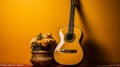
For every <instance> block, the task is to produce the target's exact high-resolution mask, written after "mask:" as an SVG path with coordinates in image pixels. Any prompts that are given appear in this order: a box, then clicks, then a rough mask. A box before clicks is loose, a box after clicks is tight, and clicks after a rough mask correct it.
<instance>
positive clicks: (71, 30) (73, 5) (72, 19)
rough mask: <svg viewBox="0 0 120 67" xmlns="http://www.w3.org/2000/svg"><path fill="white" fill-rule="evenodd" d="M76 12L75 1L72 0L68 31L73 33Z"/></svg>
mask: <svg viewBox="0 0 120 67" xmlns="http://www.w3.org/2000/svg"><path fill="white" fill-rule="evenodd" d="M74 13H75V2H74V0H71V9H70V19H69V28H68V33H73V30H74Z"/></svg>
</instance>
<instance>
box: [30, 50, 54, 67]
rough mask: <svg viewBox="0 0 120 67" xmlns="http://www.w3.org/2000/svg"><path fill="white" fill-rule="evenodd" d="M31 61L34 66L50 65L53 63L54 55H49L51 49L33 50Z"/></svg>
mask: <svg viewBox="0 0 120 67" xmlns="http://www.w3.org/2000/svg"><path fill="white" fill-rule="evenodd" d="M30 61H31V63H32V64H33V67H40V66H42V67H43V66H44V67H48V65H50V64H51V63H52V57H51V56H50V55H49V51H45V50H39V51H34V52H32V57H31V59H30Z"/></svg>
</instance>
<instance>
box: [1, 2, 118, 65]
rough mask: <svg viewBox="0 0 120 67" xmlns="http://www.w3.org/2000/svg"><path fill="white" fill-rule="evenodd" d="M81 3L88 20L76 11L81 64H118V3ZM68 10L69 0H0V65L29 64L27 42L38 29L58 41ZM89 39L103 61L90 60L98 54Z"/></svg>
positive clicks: (66, 23) (65, 24)
mask: <svg viewBox="0 0 120 67" xmlns="http://www.w3.org/2000/svg"><path fill="white" fill-rule="evenodd" d="M80 3H81V5H82V9H83V13H84V15H85V18H86V20H87V22H85V23H84V22H82V21H81V17H80V14H79V12H78V11H77V10H76V13H75V25H77V26H80V27H81V29H82V30H83V32H84V34H85V37H84V40H83V46H84V48H85V51H86V52H85V55H86V59H85V61H84V63H92V62H93V63H94V62H95V61H98V63H120V58H119V56H120V52H119V49H120V41H119V40H120V36H119V34H120V32H119V29H120V27H119V25H120V23H119V16H120V15H119V10H118V8H119V2H118V1H117V0H111V1H110V0H81V1H80ZM69 10H70V0H0V64H2V63H20V64H30V61H29V59H30V58H31V53H30V52H31V49H30V45H29V44H28V43H29V41H30V40H31V38H33V37H35V36H36V35H37V34H39V33H40V32H42V33H45V32H51V33H53V35H54V37H55V39H56V40H57V41H59V37H58V32H59V29H60V27H62V26H67V25H68V22H69ZM86 37H87V38H86ZM90 41H92V42H95V43H96V44H95V43H94V45H95V46H98V47H99V48H100V49H101V50H102V51H103V52H104V54H102V53H101V54H102V56H104V58H105V61H104V60H102V61H100V59H96V60H95V58H93V59H94V61H93V60H92V59H90V58H92V56H93V57H94V56H95V57H96V54H95V55H91V54H93V53H99V52H94V50H93V51H91V52H89V50H91V49H94V48H95V47H94V46H92V47H91V46H90V45H93V44H92V43H91V42H90ZM87 45H88V46H87ZM89 47H90V48H89ZM96 49H97V48H96ZM95 51H96V50H95ZM98 55H99V56H100V57H101V55H100V54H98ZM100 57H99V58H100ZM96 58H98V57H96ZM101 59H102V57H101ZM88 60H89V61H88Z"/></svg>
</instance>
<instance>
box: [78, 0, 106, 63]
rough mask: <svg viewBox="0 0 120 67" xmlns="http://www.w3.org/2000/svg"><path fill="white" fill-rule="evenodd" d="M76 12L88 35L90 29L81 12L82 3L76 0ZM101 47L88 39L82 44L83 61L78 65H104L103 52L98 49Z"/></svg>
mask: <svg viewBox="0 0 120 67" xmlns="http://www.w3.org/2000/svg"><path fill="white" fill-rule="evenodd" d="M77 1H78V2H77V5H76V8H77V11H78V13H79V16H80V19H81V20H82V23H83V26H84V27H85V28H86V30H87V33H88V35H87V36H90V35H89V32H90V28H89V26H88V24H87V23H88V22H87V20H86V18H85V15H84V12H83V7H82V2H81V0H77ZM99 45H101V44H100V43H97V42H96V41H94V40H92V39H90V38H88V39H87V40H86V41H85V42H84V43H83V44H82V47H83V50H84V59H83V61H82V62H81V63H80V64H81V65H82V64H83V65H88V64H90V65H91V64H94V65H98V64H105V63H106V58H105V56H106V55H105V53H104V51H103V50H102V49H101V48H100V47H99Z"/></svg>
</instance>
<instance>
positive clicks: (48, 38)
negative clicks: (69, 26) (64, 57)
mask: <svg viewBox="0 0 120 67" xmlns="http://www.w3.org/2000/svg"><path fill="white" fill-rule="evenodd" d="M30 44H31V48H32V51H33V52H34V51H39V50H47V51H49V50H50V49H51V47H52V46H54V45H56V40H55V39H54V38H53V37H52V34H51V33H45V34H42V33H40V34H39V35H37V37H35V38H32V40H31V41H30Z"/></svg>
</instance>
